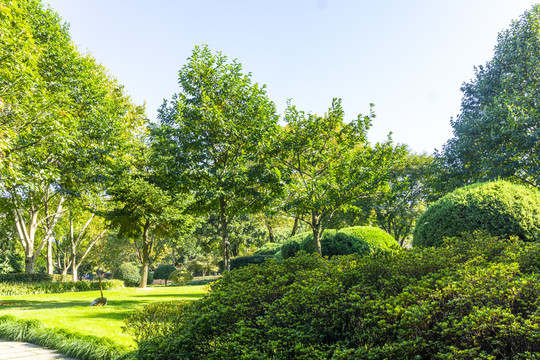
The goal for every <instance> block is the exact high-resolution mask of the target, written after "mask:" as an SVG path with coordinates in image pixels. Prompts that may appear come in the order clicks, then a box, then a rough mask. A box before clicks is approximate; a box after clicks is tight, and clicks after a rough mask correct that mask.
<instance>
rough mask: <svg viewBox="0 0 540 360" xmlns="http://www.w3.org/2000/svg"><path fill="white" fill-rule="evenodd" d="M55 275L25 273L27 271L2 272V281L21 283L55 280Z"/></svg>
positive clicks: (0, 275) (0, 280)
mask: <svg viewBox="0 0 540 360" xmlns="http://www.w3.org/2000/svg"><path fill="white" fill-rule="evenodd" d="M54 280H56V279H55V276H54V275H49V274H41V273H39V274H38V273H35V274H25V273H15V274H0V283H5V282H20V283H32V282H37V281H54Z"/></svg>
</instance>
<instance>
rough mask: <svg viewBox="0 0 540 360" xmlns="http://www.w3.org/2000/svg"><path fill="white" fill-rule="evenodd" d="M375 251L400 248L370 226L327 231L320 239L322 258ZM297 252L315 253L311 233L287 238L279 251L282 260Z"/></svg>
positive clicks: (395, 242) (379, 230)
mask: <svg viewBox="0 0 540 360" xmlns="http://www.w3.org/2000/svg"><path fill="white" fill-rule="evenodd" d="M376 249H377V250H392V249H400V246H399V244H398V243H397V241H396V240H395V239H394V238H393V237H392V236H391V235H389V234H388V233H386V232H385V231H383V230H381V229H379V228H375V227H371V226H355V227H349V228H343V229H341V230H332V229H327V230H325V231H324V233H323V235H322V238H321V250H322V255H323V256H330V257H331V256H334V255H348V254H354V253H357V254H367V253H369V252H371V251H373V250H376ZM299 251H305V252H307V253H313V252H315V243H314V241H313V233H312V232H311V231H308V232H303V233H300V234H297V235H295V236H293V237H291V238H289V239H288V240H287V241H286V242H285V243H284V244H283V246H282V249H281V253H282V255H283V258H284V259H287V258H289V257H291V256H294V255H295V254H296V253H298V252H299Z"/></svg>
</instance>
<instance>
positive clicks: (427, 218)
mask: <svg viewBox="0 0 540 360" xmlns="http://www.w3.org/2000/svg"><path fill="white" fill-rule="evenodd" d="M476 230H483V231H486V232H488V233H490V234H492V235H495V236H497V235H515V236H518V237H519V238H520V239H522V240H525V241H533V240H535V239H538V238H540V190H537V189H535V188H532V187H526V186H522V185H516V184H512V183H509V182H506V181H496V182H491V183H480V184H475V185H469V186H466V187H463V188H460V189H457V190H455V191H454V192H452V193H450V194H447V195H446V196H444V197H443V198H441V199H439V200H438V201H437V202H435V203H434V204H432V205H431V206H430V207H429V208H428V209H427V210H426V212H425V213H424V214H423V215H422V216H421V217H420V218H419V219H418V222H417V226H416V228H415V230H414V238H413V245H414V246H436V245H440V244H441V243H442V239H443V238H444V237H453V236H460V235H461V234H462V233H466V232H472V231H476Z"/></svg>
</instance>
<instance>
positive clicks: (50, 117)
mask: <svg viewBox="0 0 540 360" xmlns="http://www.w3.org/2000/svg"><path fill="white" fill-rule="evenodd" d="M0 17H1V19H2V20H1V21H0V23H1V25H0V27H1V29H0V33H1V34H2V36H1V39H0V42H1V43H2V44H1V46H0V51H1V54H0V57H1V58H2V61H1V62H0V73H1V74H2V76H1V77H0V79H1V80H0V99H2V100H1V101H0V102H1V103H2V105H0V107H1V109H0V114H1V116H2V117H1V119H2V121H1V125H0V138H1V139H0V143H1V144H0V148H2V150H0V151H4V152H3V153H2V156H1V161H0V177H1V180H2V181H1V182H0V188H1V191H2V194H3V195H4V196H3V197H2V199H1V200H2V201H1V202H0V205H1V206H2V207H3V210H4V211H5V212H7V213H8V214H10V216H11V215H13V218H12V219H13V224H14V225H16V228H17V235H18V238H19V240H20V244H21V246H22V247H23V249H24V251H25V271H26V272H29V273H31V272H34V267H35V263H36V260H37V258H38V257H39V255H40V254H41V252H42V250H43V249H44V248H45V247H46V246H48V245H50V242H51V240H52V237H53V232H54V228H55V226H56V223H57V222H58V220H59V218H60V217H61V216H62V214H63V213H64V202H65V201H66V199H67V198H69V197H72V196H77V197H78V196H85V195H86V194H87V193H96V192H97V193H100V192H101V191H102V190H103V186H104V184H106V183H107V180H108V179H110V177H111V175H112V174H113V173H114V172H116V171H117V170H118V168H121V167H123V166H125V165H126V162H127V161H128V160H129V159H130V157H129V156H127V153H129V152H130V150H131V147H132V146H133V144H134V143H137V142H138V135H139V134H140V130H141V127H142V126H143V125H144V122H145V119H144V108H143V107H140V106H136V105H134V104H133V103H132V102H131V99H130V98H129V97H128V96H127V95H126V94H125V92H124V89H123V87H122V86H121V85H119V84H118V83H117V81H116V80H115V79H114V78H112V77H111V76H110V75H109V74H108V72H107V71H106V69H105V68H104V67H103V66H101V65H99V64H98V63H97V62H96V61H95V60H94V59H93V58H92V57H91V56H89V55H83V54H80V53H79V52H78V50H77V48H76V47H75V45H74V44H73V42H72V41H71V38H70V35H69V32H68V26H67V25H66V24H64V23H63V22H62V21H61V19H60V17H59V16H58V14H56V13H55V12H54V11H52V10H50V9H48V8H47V7H46V6H45V5H44V4H43V2H42V1H40V0H22V1H10V2H8V3H5V4H4V3H3V5H2V7H1V8H0ZM6 28H7V29H6ZM5 126H6V127H5ZM4 136H6V137H7V140H6V138H4ZM46 260H47V268H48V269H47V270H48V272H49V273H52V271H53V269H52V267H53V266H52V256H51V251H47V259H46Z"/></svg>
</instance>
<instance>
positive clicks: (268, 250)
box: [253, 243, 281, 255]
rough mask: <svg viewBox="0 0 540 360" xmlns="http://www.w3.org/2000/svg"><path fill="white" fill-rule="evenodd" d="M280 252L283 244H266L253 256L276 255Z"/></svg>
mask: <svg viewBox="0 0 540 360" xmlns="http://www.w3.org/2000/svg"><path fill="white" fill-rule="evenodd" d="M279 251H281V244H278V243H266V244H264V245H263V246H262V247H261V248H260V249H259V250H257V251H255V252H254V253H253V255H275V254H277V253H278V252H279Z"/></svg>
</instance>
